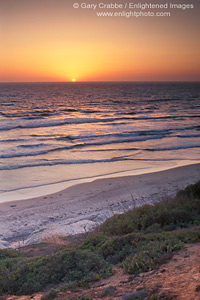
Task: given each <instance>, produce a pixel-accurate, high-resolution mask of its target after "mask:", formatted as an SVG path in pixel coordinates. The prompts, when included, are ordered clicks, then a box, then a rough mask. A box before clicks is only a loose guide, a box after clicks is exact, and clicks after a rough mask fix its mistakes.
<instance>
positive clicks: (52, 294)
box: [41, 289, 58, 300]
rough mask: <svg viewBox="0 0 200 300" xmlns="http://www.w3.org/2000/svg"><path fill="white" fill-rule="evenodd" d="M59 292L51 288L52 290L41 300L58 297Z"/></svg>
mask: <svg viewBox="0 0 200 300" xmlns="http://www.w3.org/2000/svg"><path fill="white" fill-rule="evenodd" d="M57 295H58V292H57V291H56V290H54V289H51V290H50V292H49V293H48V294H47V295H46V296H42V297H41V300H53V299H55V298H56V297H57Z"/></svg>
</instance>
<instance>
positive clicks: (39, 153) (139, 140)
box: [0, 136, 163, 159]
mask: <svg viewBox="0 0 200 300" xmlns="http://www.w3.org/2000/svg"><path fill="white" fill-rule="evenodd" d="M161 138H163V136H155V137H146V138H145V137H144V138H142V139H141V138H140V139H135V138H134V139H124V140H123V141H118V140H113V141H107V142H105V141H104V142H94V143H80V144H76V145H70V146H64V147H57V148H53V149H47V150H40V151H33V152H26V153H24V152H22V153H10V154H2V155H0V158H2V159H3V158H15V157H27V156H38V155H44V154H48V153H50V152H58V151H65V150H71V149H75V148H84V147H91V146H104V145H110V144H122V143H132V142H141V141H147V140H153V139H161ZM137 150H138V149H137Z"/></svg>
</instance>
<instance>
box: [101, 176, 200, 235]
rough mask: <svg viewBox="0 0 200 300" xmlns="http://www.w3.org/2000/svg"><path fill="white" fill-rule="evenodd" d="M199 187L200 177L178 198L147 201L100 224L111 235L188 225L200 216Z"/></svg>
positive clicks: (180, 193)
mask: <svg viewBox="0 0 200 300" xmlns="http://www.w3.org/2000/svg"><path fill="white" fill-rule="evenodd" d="M199 190H200V181H198V182H197V183H196V184H195V185H191V186H189V187H188V188H186V189H185V190H183V191H180V192H179V193H178V194H177V196H176V197H175V198H174V199H168V200H165V201H161V202H159V203H156V204H155V205H144V206H142V207H139V208H136V209H133V210H131V211H128V212H126V213H124V214H122V215H117V216H114V217H112V218H110V219H108V220H107V221H105V222H104V223H103V224H102V225H101V226H100V231H101V232H103V233H104V234H109V235H123V234H127V233H131V232H137V231H143V232H158V231H160V230H162V229H164V228H168V229H170V228H171V229H170V230H173V229H175V228H177V227H188V226H190V225H191V224H193V223H194V222H196V220H200V194H199ZM196 223H197V222H196Z"/></svg>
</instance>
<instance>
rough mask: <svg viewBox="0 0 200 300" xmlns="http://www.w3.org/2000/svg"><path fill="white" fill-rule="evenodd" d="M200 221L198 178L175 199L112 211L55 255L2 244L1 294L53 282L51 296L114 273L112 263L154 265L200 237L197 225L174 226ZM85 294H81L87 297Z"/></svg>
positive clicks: (132, 268)
mask: <svg viewBox="0 0 200 300" xmlns="http://www.w3.org/2000/svg"><path fill="white" fill-rule="evenodd" d="M198 224H200V181H199V182H197V183H196V184H195V185H190V186H188V187H187V188H186V189H185V190H183V191H180V192H179V193H178V194H177V196H176V197H175V198H174V199H170V200H166V201H163V202H160V203H157V204H155V205H145V206H143V207H140V208H136V209H134V210H132V211H129V212H127V213H124V214H122V215H118V216H114V217H112V218H110V219H109V220H107V221H106V222H105V223H104V224H102V225H101V226H100V228H99V231H98V232H94V233H92V234H90V235H88V236H87V237H86V239H85V240H84V241H83V242H81V243H79V244H76V245H74V246H73V247H72V246H71V247H70V248H67V247H63V248H62V249H61V250H59V251H57V252H56V253H54V254H52V255H48V256H37V257H32V258H29V257H26V256H25V255H24V254H22V253H20V252H18V251H13V250H12V251H11V250H0V294H3V293H7V294H17V295H20V294H31V293H34V292H38V291H42V290H43V289H44V288H46V287H48V285H51V287H54V289H52V290H51V291H50V292H49V293H48V294H47V295H46V296H45V297H44V300H52V299H55V298H56V297H57V294H58V291H59V290H61V289H63V288H64V285H65V286H66V288H67V287H70V286H71V287H73V286H75V285H76V286H77V285H84V286H87V285H88V284H89V283H90V282H92V281H96V280H99V279H100V278H104V277H108V276H110V275H111V274H112V273H113V271H112V267H113V265H114V264H119V265H120V266H121V267H122V268H124V270H125V272H127V273H129V274H138V273H140V272H146V271H149V270H152V269H154V268H156V267H157V266H158V265H160V264H162V263H163V262H165V261H166V259H168V258H170V257H171V255H172V254H173V252H174V251H176V250H179V249H181V248H182V247H183V245H184V244H185V243H195V242H199V241H200V232H199V231H195V229H190V230H189V229H187V230H174V229H178V228H180V227H181V228H187V227H189V226H191V225H192V226H193V225H198ZM59 284H63V287H61V288H58V285H59ZM56 287H57V288H56ZM114 292H115V290H114V288H113V287H110V288H109V289H107V290H105V291H104V293H105V295H108V294H110V295H111V294H112V293H114ZM144 294H145V293H144V292H143V294H142V293H141V292H137V293H136V292H135V293H132V294H129V295H126V298H124V299H142V297H143V296H144ZM102 296H103V295H102ZM84 297H85V298H83V296H82V298H80V297H79V299H88V298H87V297H88V296H84ZM159 299H160V298H159Z"/></svg>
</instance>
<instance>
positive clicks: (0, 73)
mask: <svg viewBox="0 0 200 300" xmlns="http://www.w3.org/2000/svg"><path fill="white" fill-rule="evenodd" d="M128 1H129V2H134V3H145V2H146V3H148V4H150V3H152V4H155V3H159V4H161V3H168V4H169V3H170V2H171V3H179V4H181V3H186V2H187V3H188V4H193V5H194V9H186V10H182V9H176V10H175V9H166V10H164V11H165V12H166V11H170V13H171V16H170V17H155V16H154V17H138V18H136V17H130V18H126V17H98V16H97V14H96V13H97V12H106V11H108V12H119V11H130V9H124V7H123V9H118V10H116V9H107V10H106V9H105V10H101V9H99V8H98V4H99V3H104V4H108V3H118V4H123V5H125V3H126V0H121V1H119V0H116V1H102V2H101V1H100V0H86V1H80V0H74V1H73V0H0V41H1V45H0V82H42V81H71V80H72V79H74V80H77V81H199V79H200V39H199V28H200V19H199V14H200V5H199V3H198V0H193V1H191V0H188V1H184V0H183V1H181V0H177V1H175V0H171V1H168V0H165V1H164V0H151V1H150V0H146V1H144V0H141V1H138V2H137V1H131V0H128ZM74 2H77V3H78V4H79V5H80V6H81V3H86V4H96V5H97V9H96V10H93V9H89V8H88V9H85V8H80V7H79V8H73V4H74ZM129 2H127V3H129ZM132 11H134V10H132ZM138 11H139V10H138ZM146 11H147V12H148V11H153V12H157V11H156V10H153V9H147V10H146ZM160 11H163V10H162V9H161V10H160ZM143 12H144V11H143Z"/></svg>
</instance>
